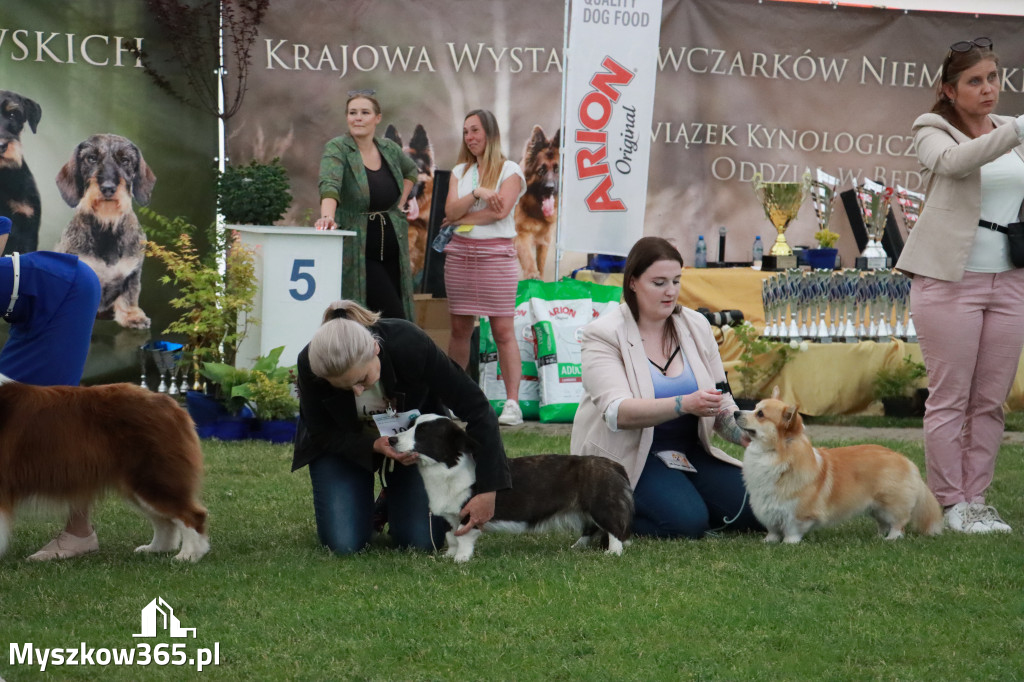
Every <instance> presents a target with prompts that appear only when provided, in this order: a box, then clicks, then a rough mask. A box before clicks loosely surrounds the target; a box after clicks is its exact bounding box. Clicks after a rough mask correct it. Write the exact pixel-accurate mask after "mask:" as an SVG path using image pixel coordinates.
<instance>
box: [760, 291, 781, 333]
mask: <svg viewBox="0 0 1024 682" xmlns="http://www.w3.org/2000/svg"><path fill="white" fill-rule="evenodd" d="M772 279H773V278H768V279H762V280H761V305H762V307H763V308H764V329H762V330H761V336H763V337H765V338H767V339H771V338H774V337H775V336H776V335H778V333H779V328H778V324H777V322H778V320H777V319H776V317H777V315H778V308H779V306H778V301H777V299H776V297H775V294H776V291H775V286H774V285H773V283H772Z"/></svg>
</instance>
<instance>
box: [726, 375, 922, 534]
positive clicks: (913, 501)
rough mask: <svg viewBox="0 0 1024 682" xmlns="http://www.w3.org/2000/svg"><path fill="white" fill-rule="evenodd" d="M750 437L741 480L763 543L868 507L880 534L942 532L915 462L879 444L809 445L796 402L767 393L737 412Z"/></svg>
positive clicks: (833, 521)
mask: <svg viewBox="0 0 1024 682" xmlns="http://www.w3.org/2000/svg"><path fill="white" fill-rule="evenodd" d="M736 423H737V424H738V425H739V426H740V428H741V429H743V430H744V431H746V433H747V434H748V435H749V436H750V445H749V446H747V450H746V454H744V456H743V480H744V482H745V483H746V485H747V490H748V491H749V493H750V507H751V509H752V510H753V511H754V515H755V516H757V518H758V520H759V521H760V522H761V523H763V524H764V526H765V527H766V528H767V529H768V535H767V536H765V539H764V540H765V542H778V541H779V540H782V541H783V542H787V543H797V542H800V540H801V538H803V536H804V535H805V534H806V533H808V532H809V531H811V530H813V529H815V528H820V527H822V526H827V525H831V524H835V523H839V522H841V521H844V520H846V519H848V518H851V517H853V516H856V515H859V514H863V513H867V514H869V515H870V516H871V517H872V518H874V519H875V521H876V522H877V523H878V528H879V530H880V531H881V533H882V535H884V536H885V539H886V540H896V539H898V538H900V537H902V536H903V529H904V527H905V526H906V525H907V523H908V522H909V523H912V524H913V525H914V527H915V528H916V529H917V531H918V532H920V533H923V534H925V535H938V534H939V533H941V532H942V508H941V507H940V506H939V503H938V501H937V500H936V499H935V496H934V495H932V493H931V491H930V490H928V487H927V486H926V485H925V483H924V481H923V480H921V473H920V472H919V471H918V469H917V466H915V465H914V463H913V462H911V461H910V460H909V459H907V458H906V457H905V456H903V455H901V454H900V453H898V452H894V451H893V450H890V449H888V448H885V447H882V446H880V445H851V446H848V447H842V448H832V449H825V448H816V447H814V446H813V445H811V441H810V440H809V439H808V438H807V435H806V434H805V433H804V425H803V420H802V419H801V417H800V414H799V413H798V412H797V408H796V407H794V406H792V405H787V404H786V403H784V402H782V401H780V400H778V389H777V388H776V390H775V391H774V392H773V394H772V398H769V399H766V400H762V401H761V402H759V403H758V404H757V406H756V407H755V408H754V410H753V411H750V412H736Z"/></svg>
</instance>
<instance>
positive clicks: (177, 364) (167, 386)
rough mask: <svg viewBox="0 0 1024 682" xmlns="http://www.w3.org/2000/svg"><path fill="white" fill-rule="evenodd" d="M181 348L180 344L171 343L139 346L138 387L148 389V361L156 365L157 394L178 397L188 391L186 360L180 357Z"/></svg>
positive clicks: (161, 342)
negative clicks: (158, 380)
mask: <svg viewBox="0 0 1024 682" xmlns="http://www.w3.org/2000/svg"><path fill="white" fill-rule="evenodd" d="M182 348H183V346H182V345H181V344H180V343H173V342H171V341H150V342H149V343H147V344H145V345H142V346H139V350H138V354H139V374H140V379H139V385H140V386H142V387H143V388H145V389H149V381H148V380H147V378H146V370H147V369H148V368H149V364H150V360H152V362H153V364H154V365H156V370H157V376H158V377H159V379H160V383H159V384H157V387H156V391H157V393H166V394H168V395H178V394H179V393H185V392H186V391H188V368H189V364H190V363H189V362H188V360H187V358H184V359H183V356H182Z"/></svg>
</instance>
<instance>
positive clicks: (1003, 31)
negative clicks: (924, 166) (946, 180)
mask: <svg viewBox="0 0 1024 682" xmlns="http://www.w3.org/2000/svg"><path fill="white" fill-rule="evenodd" d="M615 4H619V3H611V4H609V5H606V4H605V3H592V4H591V7H598V6H612V5H615ZM456 18H457V21H456ZM563 22H564V5H563V3H558V2H551V0H520V1H519V2H516V3H509V2H502V1H500V0H478V1H476V2H472V3H470V2H467V1H466V0H420V1H417V2H411V1H409V0H376V1H374V2H359V3H355V4H353V5H352V6H351V7H346V10H345V11H344V12H339V11H338V8H337V5H336V3H331V2H328V1H327V0H306V1H304V2H302V3H301V5H300V4H299V3H298V2H297V0H276V2H274V4H273V5H272V6H271V10H270V12H269V14H268V17H267V20H266V22H265V25H264V26H263V28H262V30H261V34H260V41H259V45H258V49H257V50H256V56H255V61H254V69H253V73H252V75H251V80H250V89H249V95H248V99H247V100H246V106H245V107H244V109H243V111H242V112H241V113H240V114H239V115H238V116H236V117H235V118H234V119H232V120H231V122H230V142H229V153H230V154H231V156H232V160H233V161H235V162H245V161H247V160H249V159H250V158H253V157H259V158H267V159H269V158H272V157H274V156H280V157H281V158H282V160H283V162H284V164H285V165H286V166H287V167H288V169H289V171H290V173H291V178H292V184H293V193H294V195H295V198H296V201H295V204H294V206H293V207H292V209H291V212H290V214H289V215H288V216H287V217H286V219H287V220H288V221H291V223H292V224H300V225H309V224H311V222H312V221H311V218H312V217H313V216H315V215H316V209H317V206H318V196H317V171H318V168H319V159H320V154H321V152H322V149H323V145H324V143H326V142H327V140H329V139H330V138H332V137H334V136H336V135H338V134H340V133H343V132H344V131H345V121H344V113H343V107H344V102H345V99H346V92H347V91H349V90H355V89H361V88H374V89H376V90H377V96H378V98H379V99H380V100H381V103H382V105H383V108H384V112H383V114H384V117H383V123H382V125H381V129H380V130H379V131H378V132H379V133H380V134H383V133H384V129H385V128H386V127H387V126H388V125H389V124H390V125H394V126H395V128H396V129H397V131H398V133H399V135H400V136H401V138H402V139H403V140H404V142H405V143H406V144H407V145H408V143H409V140H410V138H411V136H412V133H413V130H414V129H415V127H416V126H417V125H422V126H423V127H424V129H425V130H426V133H427V136H428V138H429V141H430V143H431V146H430V150H431V152H432V159H433V163H434V164H435V165H436V167H437V168H451V166H452V165H454V163H455V157H456V154H457V152H458V146H459V140H460V134H461V130H462V117H463V116H464V115H465V113H466V112H467V111H469V110H471V109H473V108H476V107H484V108H489V109H491V110H492V111H494V113H495V114H496V116H497V118H498V121H499V123H500V125H501V132H502V140H503V143H504V147H505V151H506V153H507V154H508V155H509V157H510V158H511V159H513V160H516V161H523V160H524V156H525V151H526V148H527V143H528V141H529V140H531V138H532V135H533V133H534V128H535V126H538V127H539V128H540V129H541V131H542V134H543V135H545V136H546V137H547V138H548V139H550V138H551V137H552V136H553V135H554V134H555V133H556V131H558V126H559V112H560V106H561V80H562V73H561V69H562V60H561V45H562V39H563ZM1022 30H1024V19H1021V18H1017V17H991V16H988V17H986V16H975V15H959V14H948V13H931V12H909V13H904V12H902V11H898V12H897V11H888V10H882V9H873V8H856V7H839V8H835V9H834V8H832V7H831V6H829V5H822V6H819V5H806V4H793V5H790V4H786V3H778V2H773V3H765V4H759V3H757V2H755V1H754V0H715V2H700V1H698V0H665V1H664V4H663V9H662V24H661V38H660V49H659V58H658V74H657V80H656V95H655V102H654V117H653V122H652V125H651V130H650V142H651V153H650V165H649V171H650V177H649V182H648V194H647V206H646V215H645V219H644V224H643V226H642V227H643V233H644V234H657V235H664V236H666V237H670V238H673V239H675V241H676V242H677V244H678V245H679V247H680V249H681V251H682V252H683V255H684V257H685V258H686V260H687V262H688V263H689V262H691V261H692V254H693V249H694V244H695V243H696V240H697V236H698V235H700V234H704V235H706V237H708V236H710V235H711V234H712V233H714V234H717V230H718V227H719V226H722V225H724V226H726V228H727V230H728V238H727V242H726V244H727V246H726V254H725V260H730V261H740V260H749V259H750V246H751V244H752V242H753V240H754V236H755V235H758V234H760V235H761V236H762V239H764V240H768V238H769V237H771V238H774V230H773V228H772V227H771V226H770V225H769V224H768V221H767V219H766V218H765V217H764V212H763V210H762V209H761V207H760V205H759V203H758V201H757V198H756V197H755V196H754V192H753V189H752V187H751V178H752V176H753V173H754V172H755V171H761V172H762V173H763V174H764V176H765V179H766V180H791V179H797V178H798V177H799V176H800V175H801V174H802V173H803V171H804V169H805V168H811V169H814V168H816V167H821V168H823V169H824V170H826V171H827V172H829V173H830V174H832V175H835V176H837V177H840V178H842V180H843V183H844V186H843V189H847V188H849V187H850V186H852V183H853V182H854V181H855V180H856V179H860V178H863V177H865V176H869V177H872V178H874V179H876V180H880V181H885V182H887V183H890V184H891V183H899V184H901V185H903V186H904V187H907V188H908V189H911V190H918V189H921V177H920V175H919V174H918V172H917V169H918V164H917V160H916V158H915V157H914V152H913V149H912V145H911V138H910V126H911V123H912V122H913V120H914V118H915V117H916V116H917V115H918V114H920V113H923V112H925V111H927V110H928V109H930V108H931V105H932V103H933V101H934V90H933V87H934V81H935V79H936V78H937V74H938V71H939V68H940V66H941V63H942V60H943V58H944V57H945V55H946V50H947V46H948V45H949V44H950V43H952V42H955V41H956V40H961V39H964V38H965V37H967V38H973V37H976V36H981V35H987V36H991V37H992V38H993V40H994V41H995V46H996V50H997V52H998V53H999V54H1000V56H1001V58H1002V66H1003V70H1004V79H1003V87H1004V92H1003V95H1002V102H1001V103H1000V106H999V111H1000V112H1001V113H1018V112H1021V111H1024V97H1022V95H1021V92H1022V90H1024V49H1022V48H1021V47H1020V42H1019V40H1018V39H1017V36H1019V35H1020V34H1021V31H1022ZM524 165H525V170H526V171H527V177H528V178H530V180H531V191H540V190H542V188H543V182H541V181H539V180H538V179H537V177H538V176H537V174H536V172H535V171H536V169H535V168H533V167H531V164H530V163H529V162H527V163H526V164H524ZM582 227H583V229H586V228H587V226H586V225H584V226H582ZM414 229H415V228H414ZM570 229H572V228H570ZM814 229H815V220H814V211H813V210H812V208H811V207H810V206H808V205H805V206H804V207H803V209H802V210H801V212H800V215H799V217H798V218H797V220H796V221H795V223H794V224H793V225H792V226H791V227H790V230H789V232H788V233H787V236H788V238H789V241H790V242H791V243H793V244H796V245H800V244H811V243H813V240H812V237H811V235H812V233H813V231H814ZM551 235H552V239H553V232H552V233H551ZM843 239H844V240H850V239H852V236H851V235H844V236H843ZM710 241H711V243H712V247H711V249H710V250H709V253H708V259H709V260H717V259H718V258H719V254H718V253H717V240H714V239H711V240H710ZM588 251H589V249H588ZM413 257H414V258H415V255H414V256H413ZM574 259H575V260H574ZM583 259H584V256H583V254H580V253H569V254H566V257H565V259H563V263H562V270H563V274H564V273H565V272H567V271H568V270H569V269H571V268H572V267H575V266H578V265H580V264H581V263H582V261H583ZM553 261H554V258H553V257H551V256H549V257H548V259H547V263H546V267H545V269H544V270H545V273H546V276H547V278H548V279H551V278H552V277H553V276H554V272H553Z"/></svg>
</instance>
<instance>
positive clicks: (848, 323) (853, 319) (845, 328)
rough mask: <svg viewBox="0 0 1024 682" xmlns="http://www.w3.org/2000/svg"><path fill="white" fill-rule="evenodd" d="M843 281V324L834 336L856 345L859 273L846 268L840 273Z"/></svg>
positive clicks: (857, 337)
mask: <svg viewBox="0 0 1024 682" xmlns="http://www.w3.org/2000/svg"><path fill="white" fill-rule="evenodd" d="M841 277H842V280H843V324H842V331H839V332H838V333H837V334H836V336H839V337H842V339H843V341H845V342H846V343H857V342H858V341H860V337H859V336H858V335H857V303H858V298H859V291H860V280H861V276H860V271H859V270H853V269H851V268H846V269H845V270H843V272H842V275H841Z"/></svg>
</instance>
